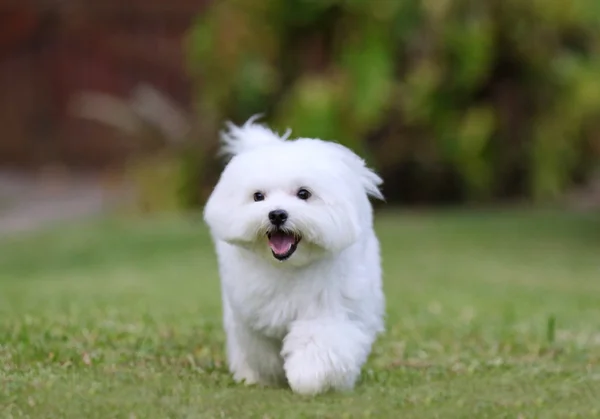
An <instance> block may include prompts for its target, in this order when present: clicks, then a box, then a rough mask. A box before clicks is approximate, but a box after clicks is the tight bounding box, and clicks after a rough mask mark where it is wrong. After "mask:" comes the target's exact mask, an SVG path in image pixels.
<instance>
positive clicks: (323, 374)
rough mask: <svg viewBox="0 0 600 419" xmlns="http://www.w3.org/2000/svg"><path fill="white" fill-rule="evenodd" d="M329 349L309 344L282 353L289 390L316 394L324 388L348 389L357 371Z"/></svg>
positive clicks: (351, 385) (324, 390)
mask: <svg viewBox="0 0 600 419" xmlns="http://www.w3.org/2000/svg"><path fill="white" fill-rule="evenodd" d="M343 364H344V363H343V362H341V360H339V359H336V356H335V354H333V353H331V352H322V351H320V350H319V348H318V347H316V346H314V345H310V346H308V347H305V348H303V349H302V350H299V351H297V352H294V353H291V354H289V355H288V356H287V357H286V362H285V366H284V368H285V374H286V377H287V380H288V383H289V385H290V388H291V389H292V391H294V392H295V393H298V394H303V395H311V396H312V395H316V394H320V393H324V392H326V391H328V390H337V391H343V390H351V389H352V387H354V382H355V381H356V378H357V376H358V374H359V371H358V370H357V369H356V368H348V367H347V366H345V365H343Z"/></svg>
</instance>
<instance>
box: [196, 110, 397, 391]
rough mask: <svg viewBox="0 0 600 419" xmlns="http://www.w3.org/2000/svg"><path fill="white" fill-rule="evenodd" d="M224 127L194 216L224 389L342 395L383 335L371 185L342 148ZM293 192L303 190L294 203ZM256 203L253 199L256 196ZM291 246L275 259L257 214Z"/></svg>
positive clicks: (371, 176) (251, 124)
mask: <svg viewBox="0 0 600 419" xmlns="http://www.w3.org/2000/svg"><path fill="white" fill-rule="evenodd" d="M288 136H289V133H286V134H285V135H284V136H279V135H277V134H276V133H274V132H273V131H271V130H270V129H268V128H266V127H265V126H262V125H259V124H257V123H256V122H255V119H254V118H251V119H250V120H249V121H248V122H246V123H245V124H244V125H243V126H241V127H237V126H234V125H231V124H230V125H229V127H228V130H227V131H226V132H224V133H223V135H222V138H223V141H224V147H223V151H224V152H225V153H226V154H228V155H229V156H230V157H231V160H230V161H229V163H228V164H227V166H226V167H225V169H224V171H223V173H222V175H221V177H220V179H219V181H218V183H217V185H216V187H215V189H214V191H213V192H212V194H211V196H210V198H209V200H208V202H207V204H206V207H205V210H204V219H205V221H206V223H207V225H208V226H209V228H210V231H211V234H212V237H213V240H214V242H215V247H216V252H217V256H218V263H219V272H220V276H221V283H222V298H223V311H224V313H223V320H224V326H225V332H226V337H227V356H228V363H229V368H230V370H231V372H232V373H233V376H234V378H235V380H236V381H244V382H245V383H247V384H262V385H279V384H285V383H286V382H287V383H288V384H289V386H290V387H291V389H292V390H293V391H294V392H296V393H300V394H317V393H322V392H325V391H327V390H338V391H339V390H350V389H352V388H353V387H354V385H355V383H356V380H357V379H358V377H359V376H360V373H361V368H362V366H363V364H364V363H365V361H366V359H367V357H368V355H369V353H370V352H371V348H372V344H373V342H374V340H375V339H376V337H377V335H378V333H380V332H382V331H383V329H384V321H383V318H384V305H385V302H384V296H383V292H382V284H381V263H380V256H379V242H378V240H377V237H376V235H375V233H374V231H373V210H372V206H371V203H370V202H369V196H372V197H375V198H379V199H382V198H383V197H382V195H381V192H380V191H379V185H380V184H381V182H382V181H381V179H380V178H379V176H377V175H376V174H375V173H374V172H373V171H371V170H370V169H368V168H367V167H366V166H365V163H364V161H363V160H362V159H361V158H359V157H358V156H357V155H356V154H354V153H353V152H352V151H350V150H349V149H348V148H346V147H343V146H341V145H339V144H336V143H332V142H325V141H321V140H316V139H306V138H300V139H296V140H293V141H292V140H289V139H287V137H288ZM299 189H305V190H308V191H309V192H310V197H309V198H308V199H299V198H298V196H300V195H299V193H298V191H299ZM257 193H260V194H261V195H260V196H259V198H262V199H261V200H258V198H257V196H256V194H257ZM274 210H285V211H286V213H287V214H288V218H287V220H286V221H285V223H284V224H283V226H282V227H281V228H282V229H283V230H285V231H286V232H287V233H290V234H293V236H294V237H297V238H300V237H301V239H299V240H300V241H299V242H297V247H296V248H295V251H293V250H292V254H291V256H289V257H288V258H287V259H285V260H283V261H282V260H278V259H277V258H275V257H274V256H275V252H274V250H273V248H272V247H270V245H269V243H270V242H269V240H270V237H271V236H270V235H269V234H270V233H271V232H273V229H274V228H275V227H274V226H273V224H272V222H271V221H270V220H269V213H270V212H271V211H274Z"/></svg>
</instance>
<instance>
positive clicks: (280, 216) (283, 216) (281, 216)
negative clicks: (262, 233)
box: [269, 209, 288, 226]
mask: <svg viewBox="0 0 600 419" xmlns="http://www.w3.org/2000/svg"><path fill="white" fill-rule="evenodd" d="M287 219H288V213H287V212H286V211H284V210H281V209H278V210H273V211H271V212H270V213H269V220H270V221H271V224H273V225H276V226H280V225H282V224H283V223H285V221H286V220H287Z"/></svg>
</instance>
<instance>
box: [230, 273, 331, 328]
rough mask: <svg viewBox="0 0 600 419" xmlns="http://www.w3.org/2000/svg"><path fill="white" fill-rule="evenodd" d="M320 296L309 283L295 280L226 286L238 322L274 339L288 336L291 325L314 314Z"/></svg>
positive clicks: (255, 279) (245, 282) (254, 279)
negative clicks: (237, 316) (239, 319)
mask: <svg viewBox="0 0 600 419" xmlns="http://www.w3.org/2000/svg"><path fill="white" fill-rule="evenodd" d="M247 279H249V278H247ZM322 293H323V290H322V289H319V287H315V284H313V283H311V281H302V280H299V279H298V278H295V280H294V281H288V280H287V279H284V280H282V281H281V282H279V283H278V282H276V281H270V280H269V281H266V280H261V279H260V278H250V280H248V281H244V283H243V284H240V283H239V282H237V281H236V284H235V285H234V286H230V287H228V294H229V297H230V301H231V304H232V308H233V310H234V311H236V312H237V313H238V315H239V316H240V317H241V320H242V321H243V322H244V323H246V324H247V325H248V327H250V328H251V329H253V330H255V331H257V332H259V333H261V334H263V335H265V336H268V337H271V338H276V339H282V338H283V337H284V336H285V335H286V334H287V332H288V329H289V326H290V324H291V323H292V322H294V321H295V320H297V319H299V318H304V317H306V316H308V315H310V314H311V313H313V312H315V310H317V309H318V307H319V305H320V300H321V296H322Z"/></svg>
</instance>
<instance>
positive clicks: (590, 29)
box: [0, 0, 600, 233]
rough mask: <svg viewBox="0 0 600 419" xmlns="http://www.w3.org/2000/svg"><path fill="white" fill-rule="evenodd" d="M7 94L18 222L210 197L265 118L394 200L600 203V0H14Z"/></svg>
mask: <svg viewBox="0 0 600 419" xmlns="http://www.w3.org/2000/svg"><path fill="white" fill-rule="evenodd" d="M0 92H1V93H0V126H1V127H2V134H1V135H0V233H1V232H3V231H4V232H7V231H21V230H26V229H29V228H33V227H36V226H38V225H42V224H44V223H47V222H51V221H53V220H58V219H62V220H64V219H74V218H75V217H80V216H85V215H89V214H93V213H94V214H95V213H100V212H103V211H108V210H115V209H118V210H123V211H131V212H135V213H138V214H141V213H156V212H163V211H188V210H193V209H197V208H199V207H200V206H201V205H202V203H203V201H204V199H206V197H207V195H208V194H209V193H210V190H211V188H212V186H213V185H214V183H215V182H216V179H217V177H218V174H219V172H220V170H221V168H222V163H221V162H220V161H219V160H218V159H217V158H216V157H215V153H216V150H217V146H218V132H219V130H220V129H221V128H222V127H223V123H224V121H226V120H231V121H233V122H236V123H241V122H244V121H245V120H246V119H247V118H249V117H250V116H251V115H253V114H256V113H263V114H264V119H263V120H264V121H265V122H267V123H269V124H271V125H272V126H273V127H275V128H276V129H277V130H279V131H280V132H283V131H284V130H285V129H286V128H288V127H289V128H291V129H292V130H293V136H309V137H310V136H315V137H321V138H324V139H329V140H335V141H338V142H341V143H343V144H345V145H347V146H348V147H350V148H352V149H354V150H355V151H356V152H358V153H359V154H361V155H363V156H365V157H366V159H367V160H368V162H369V164H370V165H371V166H373V167H374V168H376V169H377V170H378V171H379V172H380V173H381V174H382V175H383V177H384V179H385V187H384V193H385V195H386V196H387V198H388V203H389V204H394V205H399V206H405V207H423V206H450V205H452V206H481V205H485V206H500V205H509V204H520V205H522V204H526V205H527V204H544V205H547V204H552V205H556V204H558V205H565V206H570V207H575V208H579V209H595V208H600V176H599V169H600V2H598V1H597V0H570V1H563V0H529V1H522V0H403V1H394V0H379V1H378V0H319V1H318V0H286V1H285V2H284V1H277V0H221V1H209V0H168V1H167V0H163V1H161V0H126V1H115V0H104V1H102V2H100V1H95V0H63V1H55V2H52V1H45V2H44V1H33V0H31V1H25V0H23V1H16V0H8V1H6V0H5V1H3V2H2V5H1V6H0Z"/></svg>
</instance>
